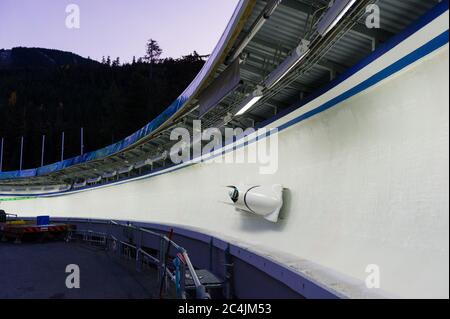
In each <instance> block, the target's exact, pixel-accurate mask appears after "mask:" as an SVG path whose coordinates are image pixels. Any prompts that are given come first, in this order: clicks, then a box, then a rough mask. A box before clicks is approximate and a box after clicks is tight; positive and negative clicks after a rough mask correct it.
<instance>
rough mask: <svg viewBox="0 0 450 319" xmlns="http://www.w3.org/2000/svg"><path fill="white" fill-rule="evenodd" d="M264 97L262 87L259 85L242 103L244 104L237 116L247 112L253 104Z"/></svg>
mask: <svg viewBox="0 0 450 319" xmlns="http://www.w3.org/2000/svg"><path fill="white" fill-rule="evenodd" d="M262 97H263V93H262V87H261V86H258V87H257V89H256V90H255V91H254V92H253V93H252V94H250V95H249V96H248V97H247V98H246V99H245V100H244V101H243V102H242V103H241V105H242V106H241V107H240V108H239V111H238V112H237V113H236V116H240V115H242V114H244V113H245V112H247V111H248V110H249V109H251V108H252V106H253V105H255V104H256V103H258V101H259V100H261V98H262Z"/></svg>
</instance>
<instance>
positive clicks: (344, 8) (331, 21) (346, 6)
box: [317, 0, 356, 36]
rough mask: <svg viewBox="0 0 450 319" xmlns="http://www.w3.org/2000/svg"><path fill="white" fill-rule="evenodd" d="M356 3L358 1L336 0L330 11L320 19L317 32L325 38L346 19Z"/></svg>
mask: <svg viewBox="0 0 450 319" xmlns="http://www.w3.org/2000/svg"><path fill="white" fill-rule="evenodd" d="M355 3H356V0H336V1H334V2H333V5H332V6H331V7H330V8H329V9H328V11H327V12H326V13H325V14H324V15H323V17H322V18H321V19H320V21H319V24H318V25H317V32H318V33H319V34H320V35H321V36H325V35H326V34H327V33H328V32H330V31H331V30H332V29H333V28H334V27H335V26H336V24H338V22H339V21H341V19H342V18H343V17H344V15H345V14H346V13H347V12H348V11H349V10H350V8H351V7H352V6H353V5H354V4H355Z"/></svg>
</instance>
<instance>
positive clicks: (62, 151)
mask: <svg viewBox="0 0 450 319" xmlns="http://www.w3.org/2000/svg"><path fill="white" fill-rule="evenodd" d="M62 161H64V132H62V136H61V162H62Z"/></svg>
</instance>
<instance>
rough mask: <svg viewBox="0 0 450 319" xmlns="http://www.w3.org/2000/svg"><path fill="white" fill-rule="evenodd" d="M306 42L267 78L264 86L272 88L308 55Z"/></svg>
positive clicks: (303, 41) (301, 43) (307, 43)
mask: <svg viewBox="0 0 450 319" xmlns="http://www.w3.org/2000/svg"><path fill="white" fill-rule="evenodd" d="M309 44H310V42H309V41H308V40H304V39H303V40H302V41H301V42H300V45H299V46H298V47H297V48H295V50H294V51H292V53H291V54H290V55H289V56H288V57H287V58H286V59H285V60H284V61H283V62H282V63H281V64H280V65H279V66H278V67H277V68H276V69H275V70H274V71H273V72H272V73H270V75H269V76H268V77H267V79H266V80H265V82H264V86H265V87H267V88H269V89H270V88H272V87H274V86H275V85H276V84H277V83H278V82H280V81H281V80H282V79H283V78H284V77H285V76H286V75H287V74H288V73H289V72H290V71H292V69H294V68H295V67H296V66H297V65H298V64H299V63H300V61H302V60H303V58H304V57H305V56H306V55H307V54H308V53H309V51H310V49H309Z"/></svg>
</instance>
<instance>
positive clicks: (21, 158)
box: [19, 136, 23, 171]
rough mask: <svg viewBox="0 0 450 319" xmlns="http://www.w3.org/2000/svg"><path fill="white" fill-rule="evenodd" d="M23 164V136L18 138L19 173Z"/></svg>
mask: <svg viewBox="0 0 450 319" xmlns="http://www.w3.org/2000/svg"><path fill="white" fill-rule="evenodd" d="M22 163H23V136H22V137H21V138H20V163H19V171H21V170H22Z"/></svg>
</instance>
